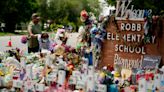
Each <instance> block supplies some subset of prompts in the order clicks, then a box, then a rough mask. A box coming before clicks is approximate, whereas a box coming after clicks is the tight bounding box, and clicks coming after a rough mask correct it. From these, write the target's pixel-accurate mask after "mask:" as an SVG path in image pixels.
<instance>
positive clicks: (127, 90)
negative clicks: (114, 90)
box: [124, 87, 133, 92]
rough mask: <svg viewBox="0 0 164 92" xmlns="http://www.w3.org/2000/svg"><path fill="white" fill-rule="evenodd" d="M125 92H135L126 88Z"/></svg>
mask: <svg viewBox="0 0 164 92" xmlns="http://www.w3.org/2000/svg"><path fill="white" fill-rule="evenodd" d="M124 92H133V91H132V89H131V88H130V87H125V88H124Z"/></svg>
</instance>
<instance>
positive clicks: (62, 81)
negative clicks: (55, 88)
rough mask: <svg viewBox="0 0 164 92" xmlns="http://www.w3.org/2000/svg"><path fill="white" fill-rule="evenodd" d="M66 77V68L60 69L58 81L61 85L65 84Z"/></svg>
mask: <svg viewBox="0 0 164 92" xmlns="http://www.w3.org/2000/svg"><path fill="white" fill-rule="evenodd" d="M65 77H66V72H65V71H64V70H59V72H58V82H57V83H59V84H60V85H64V82H65Z"/></svg>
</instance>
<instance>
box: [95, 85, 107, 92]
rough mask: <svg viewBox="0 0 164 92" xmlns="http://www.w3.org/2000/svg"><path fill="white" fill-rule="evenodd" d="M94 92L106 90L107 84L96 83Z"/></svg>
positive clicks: (104, 91)
mask: <svg viewBox="0 0 164 92" xmlns="http://www.w3.org/2000/svg"><path fill="white" fill-rule="evenodd" d="M95 91H96V92H107V86H106V85H103V84H97V85H96V87H95Z"/></svg>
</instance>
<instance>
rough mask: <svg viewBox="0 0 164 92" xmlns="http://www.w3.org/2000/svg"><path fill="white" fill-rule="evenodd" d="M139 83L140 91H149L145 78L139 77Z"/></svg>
mask: <svg viewBox="0 0 164 92" xmlns="http://www.w3.org/2000/svg"><path fill="white" fill-rule="evenodd" d="M138 84H139V85H138V92H147V91H146V90H147V83H146V80H145V79H144V78H141V79H139V81H138Z"/></svg>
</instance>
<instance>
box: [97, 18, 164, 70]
mask: <svg viewBox="0 0 164 92" xmlns="http://www.w3.org/2000/svg"><path fill="white" fill-rule="evenodd" d="M122 22H123V23H140V24H142V30H141V31H140V32H139V34H142V35H143V34H144V29H143V25H144V21H132V20H117V21H116V23H117V24H118V27H119V30H120V27H121V23H122ZM162 23H163V24H162V25H163V26H164V20H163V22H162ZM163 29H164V28H163ZM116 30H117V27H116V25H115V23H114V18H110V20H109V24H108V27H107V32H111V33H114V34H118V32H116ZM157 30H158V29H157V28H156V29H155V30H154V31H157ZM125 32H127V31H125ZM127 33H132V32H127ZM133 33H135V32H133ZM154 33H155V35H156V36H157V32H154ZM119 34H126V33H123V32H119ZM161 34H162V37H158V36H157V37H156V40H155V44H146V45H144V47H145V52H146V54H148V55H160V56H162V64H164V30H162V32H161ZM115 44H123V42H121V41H111V40H105V41H104V44H103V48H102V61H101V64H100V67H102V66H104V65H107V64H111V65H113V64H114V55H115V54H116V53H117V54H118V55H119V56H120V57H123V58H126V59H138V58H140V57H141V56H143V55H142V54H136V53H132V54H131V53H124V52H115Z"/></svg>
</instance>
